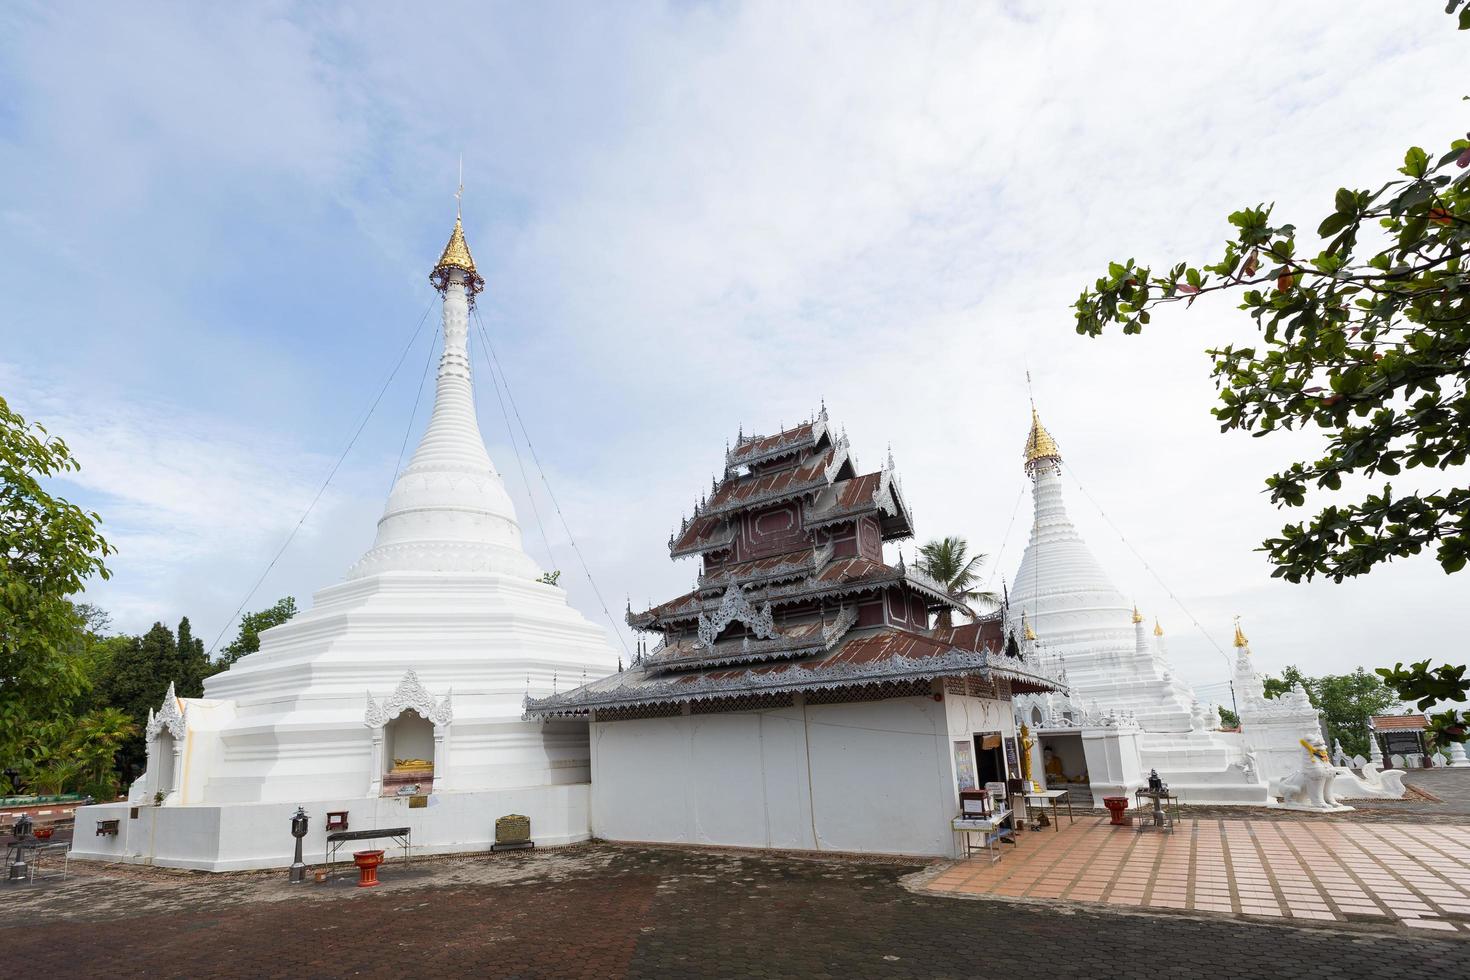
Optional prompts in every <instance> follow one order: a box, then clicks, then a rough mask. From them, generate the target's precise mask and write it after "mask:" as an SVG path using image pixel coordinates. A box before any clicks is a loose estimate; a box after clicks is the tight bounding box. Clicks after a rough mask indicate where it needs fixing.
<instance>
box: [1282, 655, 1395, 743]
mask: <svg viewBox="0 0 1470 980" xmlns="http://www.w3.org/2000/svg"><path fill="white" fill-rule="evenodd" d="M1298 683H1300V684H1301V685H1302V687H1303V688H1305V689H1306V692H1307V697H1308V698H1309V699H1310V700H1311V702H1312V707H1314V708H1316V709H1317V710H1318V711H1320V712H1321V713H1322V720H1323V722H1324V723H1325V724H1326V726H1327V736H1328V738H1330V739H1331V740H1333V742H1335V743H1336V742H1340V743H1341V744H1342V749H1343V751H1344V752H1346V753H1347V754H1348V755H1362V756H1367V755H1368V754H1369V752H1368V719H1369V718H1371V717H1372V716H1373V715H1380V714H1384V713H1387V712H1391V711H1393V710H1394V709H1395V708H1397V707H1398V704H1399V702H1400V700H1401V699H1400V698H1399V697H1398V696H1397V695H1396V694H1395V693H1394V692H1393V691H1392V690H1391V689H1390V688H1389V687H1388V686H1387V685H1385V684H1384V683H1383V681H1382V680H1380V679H1379V678H1378V677H1377V676H1375V675H1373V674H1370V673H1368V672H1367V671H1366V670H1364V669H1363V668H1361V667H1359V668H1358V669H1357V670H1355V671H1353V672H1352V673H1351V674H1326V675H1324V676H1322V677H1306V676H1304V675H1303V674H1302V672H1301V671H1300V670H1298V669H1297V668H1295V667H1287V668H1286V669H1285V670H1284V671H1282V672H1281V677H1280V678H1279V679H1278V678H1275V677H1268V678H1266V682H1265V687H1266V696H1267V697H1268V698H1274V697H1280V696H1281V695H1282V694H1284V693H1285V692H1287V691H1289V690H1291V688H1292V685H1294V684H1298Z"/></svg>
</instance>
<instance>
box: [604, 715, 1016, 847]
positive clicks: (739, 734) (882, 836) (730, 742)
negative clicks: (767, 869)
mask: <svg viewBox="0 0 1470 980" xmlns="http://www.w3.org/2000/svg"><path fill="white" fill-rule="evenodd" d="M1010 714H1011V712H1010V708H1009V705H1008V704H1006V703H1004V702H1000V701H989V700H982V699H978V698H970V697H964V696H959V695H946V696H945V697H944V698H943V700H942V701H935V700H933V699H932V698H893V699H888V700H883V701H859V702H852V703H846V704H815V705H804V704H796V705H794V706H792V707H789V708H779V709H773V710H766V711H741V712H727V713H720V714H704V715H699V714H691V715H679V716H673V717H665V718H647V719H641V720H635V721H611V722H598V721H594V722H593V723H592V726H591V738H592V756H593V770H594V773H595V776H594V779H593V783H592V804H591V805H592V833H593V835H594V836H596V837H600V838H604V839H608V840H619V841H641V842H667V843H687V844H716V845H728V846H748V847H774V848H789V849H801V850H831V851H851V852H861V853H888V854H935V855H950V854H953V853H954V848H955V841H954V835H953V832H952V831H951V829H950V826H949V822H950V820H951V818H953V817H954V815H955V814H956V813H958V812H959V796H958V791H957V789H956V784H955V772H954V761H953V754H952V750H951V741H952V739H954V738H971V737H972V736H973V734H974V733H976V732H983V731H1001V732H1002V733H1003V734H1006V735H1013V734H1014V731H1015V729H1014V725H1013V722H1012V720H1011V717H1010Z"/></svg>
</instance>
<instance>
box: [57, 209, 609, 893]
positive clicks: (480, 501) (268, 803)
mask: <svg viewBox="0 0 1470 980" xmlns="http://www.w3.org/2000/svg"><path fill="white" fill-rule="evenodd" d="M431 280H432V281H433V283H434V285H435V286H436V287H437V288H438V290H439V292H440V293H441V294H442V295H443V345H444V347H443V354H442V356H441V358H440V360H439V370H438V376H437V382H436V393H435V400H434V411H433V414H432V416H431V418H430V420H429V424H428V428H427V430H426V431H425V433H424V435H423V439H422V441H421V442H420V443H419V445H418V448H417V450H416V451H415V453H414V455H413V458H412V460H411V461H410V463H409V465H408V466H407V467H406V468H404V469H403V470H402V472H401V473H400V474H399V475H398V478H397V480H396V482H395V483H394V485H393V489H392V492H391V493H390V494H389V497H388V503H387V506H386V508H385V509H384V511H383V516H382V519H381V520H379V521H378V529H377V539H376V541H375V542H374V544H373V546H372V548H371V549H370V550H369V551H368V552H367V553H366V554H365V555H363V557H362V558H361V559H360V560H359V561H358V562H357V563H356V564H355V565H353V566H352V567H351V568H350V569H349V570H348V572H347V576H346V579H345V581H342V582H340V583H338V584H336V585H331V586H328V587H326V588H324V589H322V590H321V591H319V592H317V593H316V595H315V596H314V598H313V604H312V607H311V609H309V610H308V611H306V612H304V613H302V614H301V615H299V616H297V617H296V618H295V619H292V620H291V621H290V622H288V623H285V624H283V625H281V626H277V627H275V628H274V629H270V630H267V631H266V632H265V633H263V634H262V635H261V648H260V650H259V652H257V653H254V654H251V655H249V656H247V657H244V658H242V659H241V660H240V661H239V662H238V663H236V664H235V665H233V666H232V667H231V668H230V669H229V670H227V671H225V672H223V673H220V674H216V675H215V676H213V677H210V678H209V679H208V680H206V681H205V685H204V697H202V698H195V699H189V698H185V699H180V698H176V697H175V696H174V692H173V689H172V687H170V690H169V695H168V697H167V698H165V699H164V703H163V704H162V705H161V707H160V709H159V710H158V712H157V713H156V714H155V715H154V716H153V717H152V718H151V719H150V720H149V722H148V725H147V732H146V736H147V740H148V769H147V773H146V774H145V775H144V776H143V777H142V778H141V779H139V780H138V782H137V783H135V784H134V786H133V787H132V788H131V790H130V793H129V800H128V803H126V804H103V805H98V806H91V807H84V808H81V809H79V810H78V811H77V820H76V844H75V846H74V850H73V851H72V856H73V857H81V858H95V859H99V860H107V861H118V860H121V861H129V862H135V863H153V864H159V865H167V866H172V867H186V868H203V869H208V870H216V871H223V870H234V869H240V868H260V867H272V866H280V865H284V864H288V863H290V861H291V854H292V849H293V847H294V840H293V838H292V837H291V834H290V830H289V824H290V817H291V814H292V813H294V812H295V809H296V807H297V806H298V805H302V806H304V807H305V808H306V810H307V813H308V816H309V817H310V818H311V827H310V830H309V835H308V837H307V839H306V851H307V859H308V860H309V861H314V860H317V859H319V858H320V856H321V854H322V851H323V848H324V846H325V836H324V835H325V832H326V829H327V828H326V820H325V816H326V814H327V813H329V812H334V813H339V814H340V813H345V814H346V816H345V820H346V822H347V824H348V829H351V830H359V829H372V828H375V827H401V826H406V827H410V828H411V829H412V843H413V849H414V851H415V852H434V851H464V850H475V849H481V848H486V847H488V846H489V845H490V844H491V842H492V841H493V838H494V826H495V821H496V820H497V818H500V817H502V816H507V815H511V814H518V815H524V816H526V817H529V818H530V823H531V835H532V837H533V839H534V840H536V841H538V842H541V843H565V842H570V841H576V840H582V839H585V838H586V837H587V836H588V780H589V755H588V753H589V750H588V744H587V726H586V724H585V723H579V722H529V721H525V720H523V719H522V701H523V699H524V698H525V697H526V696H527V695H528V694H531V695H539V694H550V693H552V691H553V689H554V684H555V681H554V678H555V677H556V676H557V675H560V676H561V677H563V678H569V677H580V676H584V675H590V676H601V675H603V674H606V673H608V672H609V671H611V670H613V669H614V668H615V667H616V665H617V660H616V657H615V655H614V653H613V651H612V649H611V648H610V647H609V645H608V642H607V637H606V633H605V632H604V631H603V630H602V629H600V628H599V627H596V626H594V625H592V624H591V623H589V622H588V621H587V620H586V619H584V618H583V617H582V615H581V614H580V613H578V612H576V611H575V610H574V609H572V608H571V607H570V606H568V604H567V597H566V593H565V592H563V591H562V590H561V589H560V588H558V587H557V586H556V585H554V584H551V583H550V582H549V581H547V580H546V578H545V575H544V573H543V572H542V570H541V569H540V568H539V567H537V565H536V563H535V562H534V561H533V560H532V559H531V558H530V557H529V556H528V555H527V554H526V552H525V550H524V549H523V547H522V545H521V532H520V527H519V525H518V523H517V522H516V515H515V511H514V508H513V507H512V505H511V501H510V497H509V496H508V495H507V493H506V490H505V486H504V484H503V483H502V481H501V478H500V475H499V474H498V473H497V472H496V470H495V466H494V464H492V463H491V461H490V457H489V455H488V453H487V452H486V451H485V444H484V440H483V439H482V438H481V436H480V430H479V426H478V423H477V422H476V417H475V401H474V390H473V385H472V382H471V371H470V358H469V350H468V332H469V313H470V308H471V305H472V304H473V302H474V297H475V295H476V293H478V292H479V291H480V290H481V289H482V288H483V285H484V280H483V279H481V277H480V276H479V274H478V273H477V272H476V271H475V264H474V260H473V258H472V257H471V255H470V250H469V247H468V245H467V243H466V242H465V238H464V232H463V229H462V227H461V223H460V221H459V220H458V219H456V220H455V224H454V231H453V234H452V235H451V237H450V239H449V243H448V245H447V246H446V247H445V249H444V253H443V255H442V256H441V258H440V260H439V262H438V264H437V265H436V266H435V267H434V271H433V274H432V275H431ZM339 819H341V818H339ZM102 821H115V823H108V824H103V825H102V826H101V827H100V828H99V826H98V825H99V822H102ZM99 829H100V830H102V831H103V832H102V833H98V832H96V831H97V830H99ZM107 831H114V832H111V833H109V832H107Z"/></svg>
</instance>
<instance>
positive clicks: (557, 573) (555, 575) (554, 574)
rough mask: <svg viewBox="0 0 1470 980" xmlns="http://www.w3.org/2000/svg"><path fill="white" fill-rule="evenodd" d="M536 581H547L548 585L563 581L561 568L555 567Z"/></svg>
mask: <svg viewBox="0 0 1470 980" xmlns="http://www.w3.org/2000/svg"><path fill="white" fill-rule="evenodd" d="M536 581H538V582H545V583H546V584H547V585H555V584H556V583H557V582H560V581H561V569H555V570H553V571H550V572H547V573H545V574H544V575H542V576H541V577H540V578H539V579H537V580H536Z"/></svg>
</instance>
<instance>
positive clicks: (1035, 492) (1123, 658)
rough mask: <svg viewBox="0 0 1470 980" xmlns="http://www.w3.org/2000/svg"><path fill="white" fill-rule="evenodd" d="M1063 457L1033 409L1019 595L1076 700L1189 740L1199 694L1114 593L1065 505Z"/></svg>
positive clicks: (1014, 598) (1159, 638) (1159, 635)
mask: <svg viewBox="0 0 1470 980" xmlns="http://www.w3.org/2000/svg"><path fill="white" fill-rule="evenodd" d="M1061 462H1062V455H1061V450H1060V449H1059V448H1058V446H1057V443H1056V440H1055V439H1053V438H1052V437H1051V434H1050V433H1049V432H1047V431H1046V427H1045V426H1043V425H1042V424H1041V419H1040V418H1039V417H1038V416H1037V414H1036V410H1035V409H1032V411H1031V432H1030V434H1029V435H1028V436H1027V438H1026V450H1025V466H1026V475H1027V476H1029V477H1030V478H1031V484H1032V500H1033V502H1034V505H1035V520H1034V521H1033V523H1032V525H1031V540H1030V542H1029V543H1028V544H1027V545H1026V553H1025V554H1024V555H1022V556H1021V567H1020V568H1019V569H1018V570H1017V572H1016V579H1015V582H1014V584H1013V585H1012V587H1011V596H1010V598H1011V605H1012V607H1014V608H1018V609H1020V610H1022V611H1024V612H1025V614H1026V618H1027V621H1028V622H1029V624H1030V625H1031V628H1032V629H1034V630H1035V631H1036V633H1037V635H1038V636H1039V637H1040V638H1041V639H1042V641H1043V643H1044V645H1045V649H1046V651H1047V654H1048V655H1049V656H1050V657H1053V658H1056V660H1057V666H1058V667H1062V666H1065V668H1066V671H1067V680H1068V683H1069V684H1070V685H1071V688H1072V697H1073V699H1074V700H1078V701H1081V702H1082V703H1083V704H1090V703H1091V702H1093V701H1096V702H1098V703H1099V704H1100V705H1103V706H1106V707H1107V708H1109V709H1112V710H1115V711H1118V712H1129V713H1131V714H1132V715H1133V717H1134V718H1135V719H1137V721H1138V724H1139V725H1140V726H1141V727H1142V728H1143V729H1144V730H1145V731H1151V732H1187V731H1189V730H1190V728H1191V727H1193V725H1192V722H1193V716H1194V715H1195V714H1196V713H1197V709H1196V707H1195V697H1194V692H1193V691H1191V690H1190V688H1189V685H1187V684H1185V683H1184V682H1183V681H1182V680H1180V679H1179V678H1177V677H1175V676H1174V673H1173V669H1172V668H1171V667H1170V665H1169V662H1168V659H1167V655H1166V652H1165V650H1164V644H1163V630H1161V629H1159V628H1158V627H1157V625H1155V629H1154V633H1153V640H1152V641H1150V639H1149V636H1148V634H1147V631H1146V627H1145V624H1144V618H1143V616H1142V615H1140V614H1139V612H1138V610H1137V608H1136V607H1133V606H1132V604H1130V603H1129V602H1128V601H1127V600H1125V599H1124V598H1123V596H1122V594H1121V593H1119V592H1118V590H1117V589H1116V588H1114V586H1113V583H1112V582H1111V581H1110V580H1109V579H1108V576H1107V574H1106V573H1104V572H1103V569H1102V566H1101V565H1099V564H1098V562H1097V559H1096V558H1094V557H1093V555H1092V552H1091V550H1089V549H1088V547H1087V542H1085V541H1083V540H1082V535H1081V534H1079V533H1078V531H1077V528H1076V526H1075V525H1073V523H1072V520H1071V518H1070V517H1068V516H1067V507H1066V503H1065V502H1064V501H1063V499H1062V471H1061Z"/></svg>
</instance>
